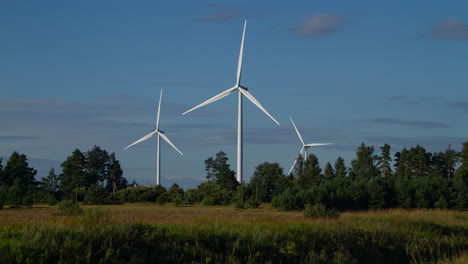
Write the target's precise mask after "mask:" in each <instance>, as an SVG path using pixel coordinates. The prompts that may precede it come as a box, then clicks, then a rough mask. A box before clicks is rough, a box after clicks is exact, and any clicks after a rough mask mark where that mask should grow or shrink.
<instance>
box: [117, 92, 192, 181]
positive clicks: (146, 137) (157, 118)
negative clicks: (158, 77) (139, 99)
mask: <svg viewBox="0 0 468 264" xmlns="http://www.w3.org/2000/svg"><path fill="white" fill-rule="evenodd" d="M162 92H163V91H162V89H161V94H160V95H159V104H158V113H157V117H156V130H154V131H153V132H151V133H149V134H148V135H146V136H144V137H142V138H140V139H139V140H137V141H135V142H133V143H132V144H130V145H128V146H127V147H125V148H124V149H128V148H129V147H131V146H133V145H135V144H138V143H140V142H142V141H145V140H147V139H148V138H150V137H152V136H153V135H157V137H158V140H157V146H156V156H157V157H156V186H157V185H160V182H161V181H160V180H161V178H160V174H161V168H160V166H159V163H160V161H161V154H160V149H161V147H160V145H161V144H160V143H161V141H160V137H162V138H163V139H164V140H165V141H166V142H167V143H169V145H171V146H172V147H173V148H174V149H175V150H177V152H179V153H180V155H184V154H182V152H180V150H178V149H177V147H176V146H175V145H174V144H172V142H171V141H170V140H169V138H168V137H167V136H166V135H164V132H163V131H161V130H159V115H160V114H161V98H162Z"/></svg>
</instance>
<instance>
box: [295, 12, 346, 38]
mask: <svg viewBox="0 0 468 264" xmlns="http://www.w3.org/2000/svg"><path fill="white" fill-rule="evenodd" d="M343 24H344V18H343V17H342V16H336V15H326V14H316V15H312V16H308V17H307V18H306V20H305V22H304V23H302V24H301V25H300V26H298V27H296V28H295V29H294V32H295V33H296V34H298V35H300V36H307V37H321V36H325V35H330V34H333V33H336V32H338V31H339V30H340V28H341V26H342V25H343Z"/></svg>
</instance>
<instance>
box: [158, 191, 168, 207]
mask: <svg viewBox="0 0 468 264" xmlns="http://www.w3.org/2000/svg"><path fill="white" fill-rule="evenodd" d="M169 198H170V197H169V194H168V193H167V192H165V193H163V194H161V195H159V196H158V198H157V199H156V202H158V204H159V205H161V206H163V205H164V204H165V203H167V202H169Z"/></svg>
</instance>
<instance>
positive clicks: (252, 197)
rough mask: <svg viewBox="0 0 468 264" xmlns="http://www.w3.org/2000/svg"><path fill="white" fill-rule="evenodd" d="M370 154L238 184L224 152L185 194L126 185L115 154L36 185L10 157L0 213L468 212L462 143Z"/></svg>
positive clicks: (467, 160) (270, 169)
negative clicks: (155, 208)
mask: <svg viewBox="0 0 468 264" xmlns="http://www.w3.org/2000/svg"><path fill="white" fill-rule="evenodd" d="M379 149H380V151H376V149H375V148H374V146H366V145H365V144H364V143H362V144H361V145H360V146H359V147H358V148H357V151H356V157H355V159H353V160H352V161H351V163H350V165H351V166H350V167H347V166H346V165H345V164H346V163H345V160H344V159H343V158H341V157H338V158H337V160H336V161H335V162H334V164H330V163H327V164H325V166H324V167H323V168H321V167H320V164H319V160H318V158H317V156H315V155H314V154H310V155H308V157H301V156H299V157H298V159H297V162H296V165H295V167H294V169H293V173H291V174H290V175H285V174H284V171H283V168H282V167H281V166H280V165H279V164H278V163H269V162H264V163H262V164H259V165H258V166H257V167H256V169H255V172H254V174H253V176H252V178H251V180H250V182H249V183H242V184H239V183H238V182H237V181H236V178H235V172H234V171H233V170H231V169H230V165H229V163H228V157H227V156H226V154H225V153H224V152H222V151H220V152H218V153H217V154H216V155H215V157H210V158H208V159H207V160H205V166H206V181H205V182H203V183H201V184H200V185H199V186H198V188H196V189H189V190H186V191H184V190H183V189H182V188H180V187H179V186H178V185H177V184H173V185H172V186H171V187H170V188H169V189H166V188H164V187H162V186H155V187H154V188H152V187H143V186H137V184H136V183H132V184H128V182H127V180H126V179H125V178H124V177H123V171H122V169H121V167H120V162H119V161H118V160H117V158H116V156H115V153H111V154H109V153H108V152H107V151H106V150H104V149H102V148H100V147H98V146H94V147H93V148H92V149H91V150H89V151H86V152H82V151H80V150H79V149H76V150H75V151H73V153H72V154H71V155H70V156H69V157H67V158H66V160H65V161H64V162H63V163H62V164H61V168H62V173H60V174H59V175H57V174H56V173H55V170H54V168H51V170H50V172H49V175H48V176H47V177H44V178H42V179H41V180H37V179H36V178H35V176H36V174H37V171H36V170H35V169H34V168H32V167H30V166H29V165H28V162H27V157H26V155H24V154H19V153H17V152H14V153H13V154H11V156H10V157H9V159H8V160H7V162H6V163H5V165H3V161H2V160H1V159H0V209H1V208H2V207H3V206H4V204H8V205H10V206H32V205H33V204H36V203H48V204H51V205H53V204H55V203H57V202H58V201H61V200H72V201H79V202H84V203H86V204H103V203H124V202H130V203H132V202H157V203H159V204H161V205H163V204H165V203H168V202H171V203H174V204H176V205H177V206H181V205H187V204H193V203H200V204H202V205H228V204H234V205H235V206H236V207H239V208H255V207H258V206H259V204H261V203H271V204H272V206H273V207H275V208H278V209H280V210H302V209H304V208H305V207H306V206H307V205H317V204H320V205H323V206H325V207H327V208H334V209H337V210H341V211H344V210H367V209H382V208H407V209H410V208H440V209H457V210H466V209H467V208H468V141H467V142H465V143H463V147H462V151H461V152H457V151H454V150H453V149H451V148H450V147H449V148H447V149H446V150H444V151H440V152H433V153H431V152H428V151H426V149H425V148H424V147H422V146H419V145H417V146H415V147H411V148H410V149H406V148H404V149H403V150H401V151H399V152H396V153H395V154H394V155H393V157H392V155H391V146H390V145H388V144H385V145H384V146H382V147H380V148H379Z"/></svg>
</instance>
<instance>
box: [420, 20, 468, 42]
mask: <svg viewBox="0 0 468 264" xmlns="http://www.w3.org/2000/svg"><path fill="white" fill-rule="evenodd" d="M423 36H425V37H429V38H433V39H440V40H453V41H455V40H464V39H468V25H466V24H465V23H464V22H463V20H461V19H458V18H450V19H446V20H444V21H442V22H440V23H439V24H437V25H435V26H433V27H432V28H431V29H430V30H429V31H428V32H426V33H425V34H423Z"/></svg>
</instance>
